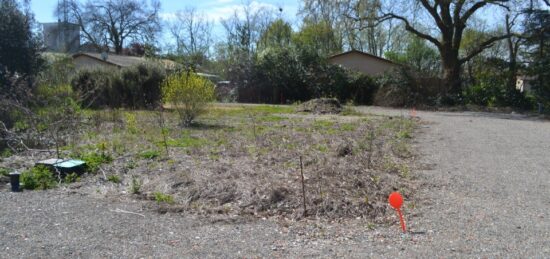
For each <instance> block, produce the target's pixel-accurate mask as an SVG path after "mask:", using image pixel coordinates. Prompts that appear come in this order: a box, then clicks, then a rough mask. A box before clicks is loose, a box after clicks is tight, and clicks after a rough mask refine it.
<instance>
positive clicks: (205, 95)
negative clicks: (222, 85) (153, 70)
mask: <svg viewBox="0 0 550 259" xmlns="http://www.w3.org/2000/svg"><path fill="white" fill-rule="evenodd" d="M214 88H215V87H214V84H213V83H212V82H210V81H209V80H208V79H206V78H204V77H201V76H198V75H197V74H195V73H193V72H189V71H188V72H182V73H179V74H174V75H172V76H169V77H168V78H167V79H166V81H165V82H164V83H163V84H162V100H163V102H164V103H167V104H171V105H173V107H174V109H176V111H177V112H178V115H179V117H180V120H181V124H182V125H183V126H189V125H191V123H192V122H193V120H194V119H195V118H196V117H197V116H198V115H199V114H201V113H202V112H204V109H205V108H206V105H207V104H208V103H209V102H212V101H214V98H215V95H214Z"/></svg>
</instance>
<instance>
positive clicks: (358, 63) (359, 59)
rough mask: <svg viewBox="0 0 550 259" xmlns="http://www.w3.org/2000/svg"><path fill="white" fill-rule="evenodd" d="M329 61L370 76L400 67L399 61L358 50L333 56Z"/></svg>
mask: <svg viewBox="0 0 550 259" xmlns="http://www.w3.org/2000/svg"><path fill="white" fill-rule="evenodd" d="M328 61H329V63H331V64H337V65H340V66H342V67H345V68H348V69H351V70H355V71H357V72H361V73H364V74H366V75H369V76H380V75H382V74H384V73H385V72H388V71H391V70H392V69H396V68H399V67H400V65H399V64H397V63H394V62H392V61H389V60H387V59H384V58H381V57H377V56H375V55H371V54H368V53H365V52H362V51H358V50H351V51H348V52H344V53H340V54H337V55H334V56H331V57H329V59H328Z"/></svg>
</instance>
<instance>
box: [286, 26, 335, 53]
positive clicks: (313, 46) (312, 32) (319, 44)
mask: <svg viewBox="0 0 550 259" xmlns="http://www.w3.org/2000/svg"><path fill="white" fill-rule="evenodd" d="M293 41H294V44H295V45H296V46H297V47H298V48H301V49H307V50H315V51H317V53H318V54H319V55H321V56H325V57H326V56H328V55H331V54H335V53H338V52H341V51H342V41H341V40H339V39H338V37H337V36H336V32H335V31H334V29H333V28H332V27H331V25H330V23H329V22H327V21H320V22H311V21H305V22H304V25H303V26H302V28H301V29H300V31H299V32H298V33H296V34H295V36H294V39H293Z"/></svg>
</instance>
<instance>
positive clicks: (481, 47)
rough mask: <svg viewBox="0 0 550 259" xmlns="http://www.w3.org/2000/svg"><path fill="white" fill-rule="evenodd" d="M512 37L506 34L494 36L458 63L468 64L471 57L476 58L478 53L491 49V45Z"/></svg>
mask: <svg viewBox="0 0 550 259" xmlns="http://www.w3.org/2000/svg"><path fill="white" fill-rule="evenodd" d="M511 36H512V35H510V34H506V35H501V36H496V37H492V38H490V39H488V40H486V41H484V42H482V43H481V44H479V46H478V47H477V48H475V49H474V50H472V51H471V52H470V53H469V54H468V55H466V57H464V58H461V59H460V60H459V61H460V63H461V64H463V63H466V62H468V61H469V60H470V59H472V58H473V57H475V56H477V55H478V54H479V53H481V52H483V50H485V49H487V48H489V47H491V46H492V45H493V43H495V42H497V41H499V40H503V39H506V38H509V37H511Z"/></svg>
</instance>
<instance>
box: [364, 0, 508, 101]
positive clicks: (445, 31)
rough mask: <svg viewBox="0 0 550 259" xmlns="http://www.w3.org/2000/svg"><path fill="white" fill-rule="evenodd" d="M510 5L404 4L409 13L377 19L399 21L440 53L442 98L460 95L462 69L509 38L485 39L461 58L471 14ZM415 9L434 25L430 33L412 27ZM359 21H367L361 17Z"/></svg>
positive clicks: (425, 0) (503, 0) (481, 0)
mask: <svg viewBox="0 0 550 259" xmlns="http://www.w3.org/2000/svg"><path fill="white" fill-rule="evenodd" d="M509 2H511V0H476V1H474V0H416V1H408V0H407V1H406V3H405V6H407V8H408V9H407V10H408V11H405V12H401V13H398V12H392V11H390V12H384V11H383V12H382V13H381V15H380V16H379V17H378V22H383V21H387V20H391V19H396V20H400V21H402V22H403V24H404V25H405V29H406V30H407V31H409V32H410V33H413V34H415V35H416V36H418V37H420V38H422V39H424V40H427V41H429V42H431V43H432V44H434V45H435V46H436V47H437V49H438V50H439V53H440V57H441V64H442V71H443V79H444V82H445V85H446V87H445V90H444V93H443V94H444V95H448V94H460V92H461V81H460V71H461V66H462V65H463V64H464V63H466V62H467V61H468V60H470V59H472V58H473V57H475V56H476V55H478V54H480V53H481V52H483V50H485V49H487V48H489V47H491V46H492V45H493V44H494V43H495V42H497V41H500V40H503V39H506V38H508V37H510V35H509V34H503V35H494V36H491V37H488V38H487V39H486V40H484V41H483V42H481V43H479V44H478V45H477V46H476V47H475V48H473V50H472V51H470V52H469V53H467V54H465V55H463V56H460V55H459V54H460V47H461V43H462V35H463V32H464V30H465V29H466V27H467V25H468V21H469V20H470V18H472V17H473V16H474V14H476V13H477V12H479V11H480V10H482V9H483V8H485V7H489V6H493V7H498V8H504V9H508V4H509ZM388 3H389V4H390V5H396V4H397V3H396V1H390V2H388ZM401 3H403V2H401ZM411 5H412V6H411ZM416 7H419V10H420V11H421V14H420V15H425V17H428V19H429V20H430V21H431V22H433V23H434V24H435V29H434V30H433V31H429V30H422V29H421V28H420V27H419V26H418V25H417V24H415V23H414V19H413V18H414V17H413V16H415V15H416V14H415V13H414V12H412V11H410V10H414V9H415V8H416ZM359 19H360V20H361V19H367V18H365V17H360V18H359ZM434 32H435V33H436V34H434Z"/></svg>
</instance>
